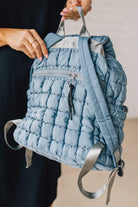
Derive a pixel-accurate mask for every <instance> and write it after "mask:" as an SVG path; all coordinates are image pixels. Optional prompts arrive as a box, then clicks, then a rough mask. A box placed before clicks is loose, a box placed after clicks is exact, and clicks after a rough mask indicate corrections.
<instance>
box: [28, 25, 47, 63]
mask: <svg viewBox="0 0 138 207" xmlns="http://www.w3.org/2000/svg"><path fill="white" fill-rule="evenodd" d="M24 46H25V47H26V49H27V51H29V53H30V55H31V56H32V58H36V57H37V58H38V59H39V60H40V61H42V59H43V56H45V57H46V58H48V50H47V47H46V45H45V43H44V41H43V40H42V39H41V37H40V36H39V34H38V33H37V32H36V31H35V30H34V29H31V30H28V32H27V35H26V40H25V41H24Z"/></svg>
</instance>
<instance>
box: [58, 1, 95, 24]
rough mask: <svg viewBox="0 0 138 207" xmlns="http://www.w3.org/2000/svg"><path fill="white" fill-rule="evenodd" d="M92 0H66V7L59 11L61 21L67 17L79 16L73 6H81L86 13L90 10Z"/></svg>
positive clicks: (76, 17)
mask: <svg viewBox="0 0 138 207" xmlns="http://www.w3.org/2000/svg"><path fill="white" fill-rule="evenodd" d="M91 4H92V0H67V3H66V7H65V8H64V9H63V10H62V12H61V13H60V14H61V16H62V21H64V20H67V19H72V20H78V19H79V18H80V16H79V14H78V12H77V10H76V8H75V6H81V7H82V9H83V12H84V15H86V14H87V13H88V12H89V11H91V10H92V6H91Z"/></svg>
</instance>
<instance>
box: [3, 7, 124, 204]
mask: <svg viewBox="0 0 138 207" xmlns="http://www.w3.org/2000/svg"><path fill="white" fill-rule="evenodd" d="M76 8H77V10H78V12H79V14H80V16H81V18H82V21H83V27H82V29H81V32H80V34H79V35H66V36H65V34H64V22H60V25H59V28H58V31H57V33H49V34H48V35H47V36H46V37H45V39H44V41H45V44H46V46H47V48H48V50H49V58H48V59H46V58H44V59H43V61H42V62H40V61H39V60H38V59H37V58H36V59H35V60H34V62H33V64H32V66H31V72H30V82H29V89H28V90H27V97H28V102H27V112H26V115H25V117H24V118H23V119H17V120H11V121H9V122H7V123H6V125H5V128H4V133H5V141H6V143H7V144H8V146H9V147H10V148H11V149H14V150H18V149H20V148H22V147H25V148H26V162H27V166H26V167H27V168H28V167H29V166H30V165H31V161H32V155H33V153H32V151H33V152H36V153H37V154H40V155H42V156H45V157H47V158H49V159H52V160H55V161H57V162H60V163H64V164H67V165H69V166H72V167H75V168H81V172H80V174H79V177H78V186H79V189H80V191H81V193H82V194H83V195H84V196H86V197H88V198H92V199H93V198H98V197H99V196H101V194H102V193H103V192H104V190H105V189H106V187H108V192H107V200H106V204H108V203H109V200H110V192H111V188H112V185H113V181H114V179H115V175H116V174H117V173H118V175H119V176H122V175H123V168H124V164H125V163H124V161H123V160H121V154H122V146H121V144H122V141H123V139H124V132H123V127H124V121H125V120H126V117H127V107H126V106H125V105H124V102H125V100H126V85H127V78H126V75H125V72H124V70H123V68H122V66H121V65H120V63H119V62H118V61H117V60H116V56H115V52H114V49H113V45H112V42H111V40H110V38H109V37H108V36H90V34H89V32H88V31H87V29H86V24H85V19H84V15H83V11H82V8H81V7H76ZM13 124H15V125H17V128H16V129H15V130H14V134H13V137H14V140H15V141H16V142H17V143H18V144H19V145H18V146H17V147H16V148H15V147H12V146H10V145H9V143H8V139H7V131H8V130H9V129H10V127H11V126H12V125H13ZM91 170H100V171H101V170H106V171H111V174H110V176H109V179H108V181H107V182H106V184H105V185H104V186H103V187H102V188H101V189H100V190H99V191H97V192H94V193H91V192H88V191H87V190H85V189H84V187H83V185H82V178H83V177H84V176H85V175H86V174H87V173H88V172H89V171H91Z"/></svg>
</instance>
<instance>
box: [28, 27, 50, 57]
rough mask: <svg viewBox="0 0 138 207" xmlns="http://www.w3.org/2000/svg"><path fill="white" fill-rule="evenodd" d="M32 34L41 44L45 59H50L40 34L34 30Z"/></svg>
mask: <svg viewBox="0 0 138 207" xmlns="http://www.w3.org/2000/svg"><path fill="white" fill-rule="evenodd" d="M31 32H32V33H33V36H34V37H35V39H36V40H37V42H38V43H39V46H40V48H41V51H42V53H43V55H44V57H46V58H48V50H47V47H46V45H45V43H44V41H43V40H42V39H41V37H40V36H39V34H38V33H37V32H36V30H34V29H33V30H31Z"/></svg>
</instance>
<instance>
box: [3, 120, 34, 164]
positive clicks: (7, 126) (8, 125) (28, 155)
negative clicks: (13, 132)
mask: <svg viewBox="0 0 138 207" xmlns="http://www.w3.org/2000/svg"><path fill="white" fill-rule="evenodd" d="M21 121H22V119H15V120H10V121H8V122H7V123H6V124H5V126H4V139H5V142H6V144H7V145H8V147H9V148H10V149H12V150H20V149H21V148H22V147H23V146H22V145H20V144H19V145H17V146H16V147H13V146H11V145H10V144H9V142H8V139H7V133H8V131H9V130H10V128H11V127H12V126H13V125H16V126H18V124H20V122H21ZM32 156H33V152H32V151H31V150H29V149H26V151H25V158H26V168H29V167H30V166H31V164H32Z"/></svg>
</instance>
